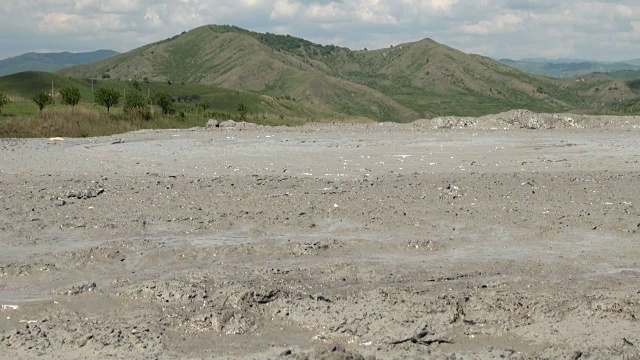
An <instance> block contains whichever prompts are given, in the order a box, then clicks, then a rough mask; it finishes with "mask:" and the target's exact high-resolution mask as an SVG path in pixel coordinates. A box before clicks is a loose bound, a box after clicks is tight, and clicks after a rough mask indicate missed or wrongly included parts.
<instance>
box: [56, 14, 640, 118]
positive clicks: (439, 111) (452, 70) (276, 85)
mask: <svg viewBox="0 0 640 360" xmlns="http://www.w3.org/2000/svg"><path fill="white" fill-rule="evenodd" d="M60 73H61V74H64V75H69V76H74V77H79V78H97V79H101V78H110V79H116V80H120V81H126V80H134V79H135V80H138V81H140V80H142V79H145V78H147V79H149V80H150V81H158V82H166V81H171V82H173V83H174V84H175V83H181V82H186V83H199V84H210V85H216V86H220V87H224V88H228V89H234V90H243V91H252V92H259V93H262V94H267V95H270V96H273V97H281V98H284V97H286V98H290V99H294V100H295V101H296V102H299V103H301V104H303V105H304V106H309V107H314V108H317V109H320V110H321V111H326V112H331V113H340V114H345V115H347V116H361V117H367V118H370V119H374V120H378V121H381V120H391V121H410V120H415V119H418V118H429V117H433V116H438V115H469V116H474V115H476V116H477V115H483V114H487V113H493V112H499V111H504V110H509V109H514V108H526V109H529V110H532V111H546V112H558V111H571V110H574V109H580V110H583V111H597V110H598V109H601V108H602V107H603V106H606V104H610V103H613V102H616V101H621V100H622V99H630V98H634V97H636V96H637V94H636V93H635V92H634V91H633V90H632V89H631V88H629V86H628V85H627V84H626V82H625V81H624V80H618V79H613V78H610V77H607V76H588V77H582V78H572V79H553V78H548V77H543V76H537V75H531V74H527V73H524V72H521V71H518V70H516V69H513V68H511V67H509V66H506V65H503V64H500V63H499V62H497V61H494V60H492V59H490V58H486V57H482V56H479V55H469V54H465V53H463V52H461V51H458V50H455V49H453V48H450V47H447V46H445V45H442V44H439V43H437V42H435V41H432V40H429V39H425V40H421V41H417V42H412V43H406V44H399V45H396V46H393V47H391V48H387V49H379V50H372V51H366V50H363V51H352V50H349V49H346V48H342V47H337V46H332V45H329V46H323V45H319V44H314V43H312V42H310V41H307V40H304V39H300V38H296V37H292V36H288V35H285V36H283V35H274V34H268V33H267V34H260V33H255V32H251V31H248V30H244V29H241V28H238V27H234V26H217V25H210V26H203V27H199V28H196V29H194V30H192V31H189V32H184V33H182V34H180V35H177V36H175V37H172V38H170V39H167V40H164V41H160V42H157V43H154V44H150V45H146V46H143V47H141V48H138V49H135V50H133V51H130V52H128V53H124V54H120V55H117V56H114V57H111V58H108V59H104V60H101V61H98V62H95V63H91V64H87V65H80V66H74V67H70V68H67V69H63V70H61V71H60Z"/></svg>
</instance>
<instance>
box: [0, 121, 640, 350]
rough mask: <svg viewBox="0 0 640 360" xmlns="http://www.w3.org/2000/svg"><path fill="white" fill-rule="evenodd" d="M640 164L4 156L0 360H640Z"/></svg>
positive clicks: (204, 141)
mask: <svg viewBox="0 0 640 360" xmlns="http://www.w3.org/2000/svg"><path fill="white" fill-rule="evenodd" d="M611 121H612V122H614V123H615V118H614V119H612V120H611ZM536 124H537V123H536ZM636 124H637V122H636ZM639 149H640V130H638V128H637V127H633V126H632V125H630V126H626V127H620V128H606V129H602V128H596V129H589V128H587V129H574V128H571V129H554V130H548V129H547V130H545V129H538V130H523V129H508V130H503V129H501V130H497V129H478V128H476V129H462V130H447V129H432V128H431V127H429V126H420V124H417V123H416V124H410V125H389V124H382V125H317V124H314V125H307V126H305V127H302V128H294V129H285V128H283V129H281V128H262V127H246V128H243V127H236V128H230V129H208V130H207V129H193V130H183V131H140V132H135V133H129V134H124V135H118V136H113V137H105V138H89V139H65V140H64V141H58V142H52V141H48V140H47V139H28V140H16V139H0V249H1V251H0V305H1V307H0V358H7V359H9V358H35V357H38V358H42V359H69V358H78V359H80V358H116V359H119V358H122V359H131V358H150V359H155V358H162V359H173V358H199V359H201V358H212V359H213V358H215V359H245V358H249V359H373V358H376V359H405V358H416V359H423V358H435V359H448V358H454V356H455V358H457V359H461V358H462V359H493V358H511V359H531V358H536V359H557V358H565V359H579V358H580V359H589V358H591V359H602V358H620V359H623V358H624V359H634V358H640V335H639V334H640V323H639V319H640V260H639V259H640V191H638V187H639V186H640V163H639V161H640V151H639Z"/></svg>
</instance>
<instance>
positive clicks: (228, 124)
mask: <svg viewBox="0 0 640 360" xmlns="http://www.w3.org/2000/svg"><path fill="white" fill-rule="evenodd" d="M218 127H221V128H233V127H236V122H235V121H233V120H226V121H223V122H221V123H220V124H219V125H218Z"/></svg>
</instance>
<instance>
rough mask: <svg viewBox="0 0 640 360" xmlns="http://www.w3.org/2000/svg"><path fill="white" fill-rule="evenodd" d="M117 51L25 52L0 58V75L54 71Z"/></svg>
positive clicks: (110, 54) (115, 53) (111, 54)
mask: <svg viewBox="0 0 640 360" xmlns="http://www.w3.org/2000/svg"><path fill="white" fill-rule="evenodd" d="M117 54H118V53H117V52H115V51H113V50H97V51H92V52H86V53H70V52H62V53H34V52H31V53H27V54H22V55H19V56H15V57H11V58H8V59H4V60H0V76H3V75H10V74H15V73H19V72H23V71H50V72H53V71H56V70H59V69H62V68H64V67H67V66H73V65H79V64H87V63H90V62H94V61H97V60H100V59H104V58H107V57H110V56H113V55H117Z"/></svg>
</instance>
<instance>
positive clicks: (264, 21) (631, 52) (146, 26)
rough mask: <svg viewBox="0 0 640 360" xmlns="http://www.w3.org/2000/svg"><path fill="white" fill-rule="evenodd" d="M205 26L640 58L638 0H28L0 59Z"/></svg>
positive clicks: (490, 51)
mask: <svg viewBox="0 0 640 360" xmlns="http://www.w3.org/2000/svg"><path fill="white" fill-rule="evenodd" d="M205 24H232V25H237V26H240V27H244V28H247V29H250V30H254V31H260V32H266V31H268V32H274V33H289V34H291V35H294V36H299V37H304V38H307V39H309V40H312V41H316V42H321V43H324V44H327V43H334V44H335V45H340V46H347V47H350V48H353V49H362V48H364V47H367V48H369V49H372V48H382V47H388V46H389V45H392V44H398V43H401V42H407V41H415V40H419V39H422V38H426V37H429V38H433V39H434V40H436V41H439V42H441V43H444V44H446V45H450V46H453V47H455V48H458V49H460V50H462V51H465V52H473V53H480V54H483V55H487V56H493V57H511V58H522V57H531V56H541V55H543V56H544V55H546V56H571V57H581V58H594V59H602V60H621V59H629V58H637V57H640V55H637V54H640V2H638V1H637V0H620V1H607V0H598V1H596V0H593V1H591V0H566V1H557V0H174V1H171V2H167V1H164V0H47V1H42V0H21V1H4V2H3V3H2V4H1V5H0V31H2V34H3V37H2V38H1V39H0V58H4V57H8V56H13V55H17V54H20V53H23V52H27V51H31V50H34V49H51V50H56V51H58V50H59V51H63V50H71V51H86V50H94V49H98V48H112V49H115V50H118V51H127V50H130V49H133V48H135V47H138V46H142V45H145V44H147V43H149V42H153V41H158V40H162V39H166V38H168V37H171V36H173V35H176V34H179V33H180V32H182V31H185V30H190V29H192V28H195V27H197V26H200V25H205ZM555 54H557V55H555Z"/></svg>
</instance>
